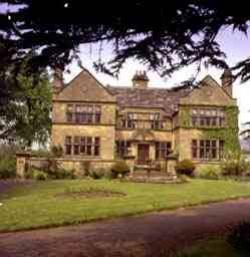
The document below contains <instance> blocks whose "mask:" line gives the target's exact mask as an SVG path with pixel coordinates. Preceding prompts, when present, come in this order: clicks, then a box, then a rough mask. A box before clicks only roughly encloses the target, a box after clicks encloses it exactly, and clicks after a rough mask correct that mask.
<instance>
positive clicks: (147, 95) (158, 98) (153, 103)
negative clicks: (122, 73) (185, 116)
mask: <svg viewBox="0 0 250 257" xmlns="http://www.w3.org/2000/svg"><path fill="white" fill-rule="evenodd" d="M107 89H108V90H109V92H111V93H112V94H113V95H114V96H116V100H117V104H118V105H119V106H121V107H132V108H135V107H139V108H140V107H141V108H160V109H163V110H164V111H165V114H166V116H172V115H173V114H174V113H175V112H176V111H177V110H178V104H179V100H180V98H181V97H184V96H186V95H187V94H188V93H189V92H190V88H189V87H185V86H182V87H176V88H172V89H165V88H146V89H141V88H132V87H113V86H108V87H107Z"/></svg>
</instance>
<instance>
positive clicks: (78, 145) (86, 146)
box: [65, 136, 100, 156]
mask: <svg viewBox="0 0 250 257" xmlns="http://www.w3.org/2000/svg"><path fill="white" fill-rule="evenodd" d="M65 154H67V155H86V156H99V155H100V138H99V137H80V136H74V137H72V136H66V138H65Z"/></svg>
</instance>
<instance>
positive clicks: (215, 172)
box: [197, 165, 221, 179]
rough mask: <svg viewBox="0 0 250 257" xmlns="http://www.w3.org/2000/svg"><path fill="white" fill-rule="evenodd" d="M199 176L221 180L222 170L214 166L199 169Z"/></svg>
mask: <svg viewBox="0 0 250 257" xmlns="http://www.w3.org/2000/svg"><path fill="white" fill-rule="evenodd" d="M197 176H198V177H199V178H204V179H220V178H221V170H220V168H219V167H217V166H214V165H206V166H204V167H202V168H200V169H199V171H198V174H197Z"/></svg>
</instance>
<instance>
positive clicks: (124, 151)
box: [116, 140, 131, 158]
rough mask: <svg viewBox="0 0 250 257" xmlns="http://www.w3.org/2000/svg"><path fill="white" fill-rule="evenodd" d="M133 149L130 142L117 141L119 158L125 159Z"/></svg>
mask: <svg viewBox="0 0 250 257" xmlns="http://www.w3.org/2000/svg"><path fill="white" fill-rule="evenodd" d="M130 147H131V143H130V141H125V140H118V141H116V154H117V157H119V158H124V157H125V156H127V155H128V153H129V148H130Z"/></svg>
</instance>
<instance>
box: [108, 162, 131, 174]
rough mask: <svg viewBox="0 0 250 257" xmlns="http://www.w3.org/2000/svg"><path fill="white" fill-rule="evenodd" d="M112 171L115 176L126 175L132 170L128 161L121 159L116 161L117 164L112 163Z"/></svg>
mask: <svg viewBox="0 0 250 257" xmlns="http://www.w3.org/2000/svg"><path fill="white" fill-rule="evenodd" d="M111 172H112V176H113V178H117V177H125V176H126V175H127V174H128V173H129V172H130V169H129V166H128V165H127V163H126V162H125V161H122V160H121V161H116V162H115V164H113V165H112V167H111Z"/></svg>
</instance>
